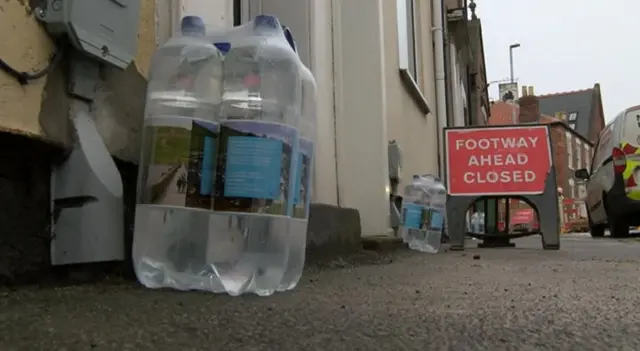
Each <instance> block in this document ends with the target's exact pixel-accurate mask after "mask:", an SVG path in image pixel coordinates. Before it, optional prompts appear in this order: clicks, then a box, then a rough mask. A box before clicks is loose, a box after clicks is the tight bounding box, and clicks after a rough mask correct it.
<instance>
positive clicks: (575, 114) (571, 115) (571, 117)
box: [569, 112, 578, 122]
mask: <svg viewBox="0 0 640 351" xmlns="http://www.w3.org/2000/svg"><path fill="white" fill-rule="evenodd" d="M577 118H578V112H571V113H569V122H575V120H576V119H577Z"/></svg>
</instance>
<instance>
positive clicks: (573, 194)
mask: <svg viewBox="0 0 640 351" xmlns="http://www.w3.org/2000/svg"><path fill="white" fill-rule="evenodd" d="M569 198H570V199H575V198H576V183H575V181H574V180H573V178H569Z"/></svg>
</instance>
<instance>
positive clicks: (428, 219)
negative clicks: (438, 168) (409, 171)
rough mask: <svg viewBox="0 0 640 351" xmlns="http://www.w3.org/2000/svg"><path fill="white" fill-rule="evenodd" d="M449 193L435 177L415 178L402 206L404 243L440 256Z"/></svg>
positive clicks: (406, 188)
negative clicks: (447, 194) (447, 193)
mask: <svg viewBox="0 0 640 351" xmlns="http://www.w3.org/2000/svg"><path fill="white" fill-rule="evenodd" d="M445 209H446V190H445V188H444V185H443V184H442V182H440V181H439V180H437V179H435V177H433V176H430V175H426V176H418V175H415V176H414V177H413V181H412V183H411V184H409V185H407V186H406V187H405V191H404V196H403V203H402V226H401V233H402V239H403V241H404V242H405V243H407V244H408V245H409V248H411V249H413V250H417V251H422V252H428V253H437V252H438V250H439V249H440V244H441V239H442V230H443V226H444V221H445Z"/></svg>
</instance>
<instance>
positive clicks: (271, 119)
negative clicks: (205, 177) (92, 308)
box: [207, 16, 302, 296]
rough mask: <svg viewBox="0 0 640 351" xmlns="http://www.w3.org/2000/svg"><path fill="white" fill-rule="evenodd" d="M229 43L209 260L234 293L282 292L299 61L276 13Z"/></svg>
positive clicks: (297, 114)
mask: <svg viewBox="0 0 640 351" xmlns="http://www.w3.org/2000/svg"><path fill="white" fill-rule="evenodd" d="M217 44H218V45H219V44H220V43H217ZM229 44H230V50H229V51H228V53H227V54H226V55H225V57H224V65H223V77H224V85H223V93H222V102H221V108H220V114H219V120H218V123H219V126H220V133H219V142H218V145H219V146H218V149H217V158H216V160H217V164H216V182H215V191H214V193H215V197H214V210H215V211H214V214H213V215H212V216H211V222H210V228H211V230H210V232H209V234H210V236H209V240H210V241H211V242H215V243H218V244H219V245H215V246H217V248H213V249H212V251H211V252H210V253H209V255H208V257H209V258H208V259H207V261H208V262H209V263H210V264H211V267H212V269H213V270H214V271H215V273H216V275H217V276H218V277H219V279H220V281H221V282H222V285H223V286H224V288H225V290H226V291H227V292H228V293H229V294H231V295H239V294H242V293H247V292H251V293H255V294H258V295H261V296H266V295H271V294H273V293H274V292H275V291H276V289H278V287H279V286H280V284H281V282H282V279H283V276H284V272H285V270H286V268H287V261H288V260H287V259H288V254H289V228H290V226H291V224H290V222H291V220H292V214H293V208H294V206H293V202H294V191H293V189H291V183H293V181H292V179H295V177H296V175H295V172H296V170H297V167H296V164H295V159H296V153H297V150H298V125H299V119H300V106H301V104H302V103H301V91H302V89H301V85H302V80H301V77H300V68H299V67H300V64H299V58H298V56H297V54H296V53H295V51H294V50H293V49H292V48H291V47H290V46H289V44H288V43H287V41H286V39H285V37H284V33H283V29H282V27H281V25H280V23H279V21H278V19H277V18H276V17H273V16H257V17H256V18H255V19H254V20H253V21H252V22H249V23H247V24H245V25H244V26H242V27H240V28H238V29H236V30H235V33H234V35H233V37H232V38H230V40H229Z"/></svg>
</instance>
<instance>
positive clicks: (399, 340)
mask: <svg viewBox="0 0 640 351" xmlns="http://www.w3.org/2000/svg"><path fill="white" fill-rule="evenodd" d="M562 239H563V241H562V245H563V246H562V250H560V251H542V250H541V249H540V241H539V240H538V239H537V238H535V239H533V238H532V239H523V240H522V241H520V242H518V244H519V247H518V248H516V249H469V250H467V251H465V252H462V253H460V252H447V253H443V254H438V255H426V254H420V253H416V252H411V251H408V250H400V251H396V252H393V253H390V254H383V255H377V254H376V255H361V256H359V257H355V258H347V259H343V260H337V261H334V262H332V263H331V264H328V265H325V266H321V267H319V266H314V267H310V269H309V270H308V272H307V273H306V274H305V276H304V277H303V282H302V283H301V285H300V286H299V287H298V288H297V289H296V290H295V291H294V292H291V293H284V294H278V295H274V296H272V297H269V298H259V297H254V296H247V297H240V298H231V297H227V296H216V295H210V294H203V293H177V292H170V291H150V290H145V289H142V288H140V287H138V286H137V285H135V284H127V283H121V282H108V281H107V282H103V283H100V284H95V285H86V286H77V287H67V288H56V289H54V288H47V289H44V288H43V289H22V290H19V291H6V290H5V291H0V311H1V313H0V345H1V347H0V349H2V350H29V351H35V350H171V351H177V350H207V351H209V350H220V351H225V350H240V351H242V350H273V351H276V350H328V351H338V350H365V351H369V350H422V351H423V350H461V351H466V350H491V351H495V350H614V349H616V350H639V349H640V307H638V306H640V294H639V293H638V292H639V291H640V279H639V278H640V263H639V260H640V243H638V241H637V240H627V241H621V240H614V239H603V240H592V239H591V238H588V237H585V236H580V235H566V236H563V237H562ZM473 243H474V242H470V244H473ZM476 255H479V256H476ZM474 256H475V257H474Z"/></svg>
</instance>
